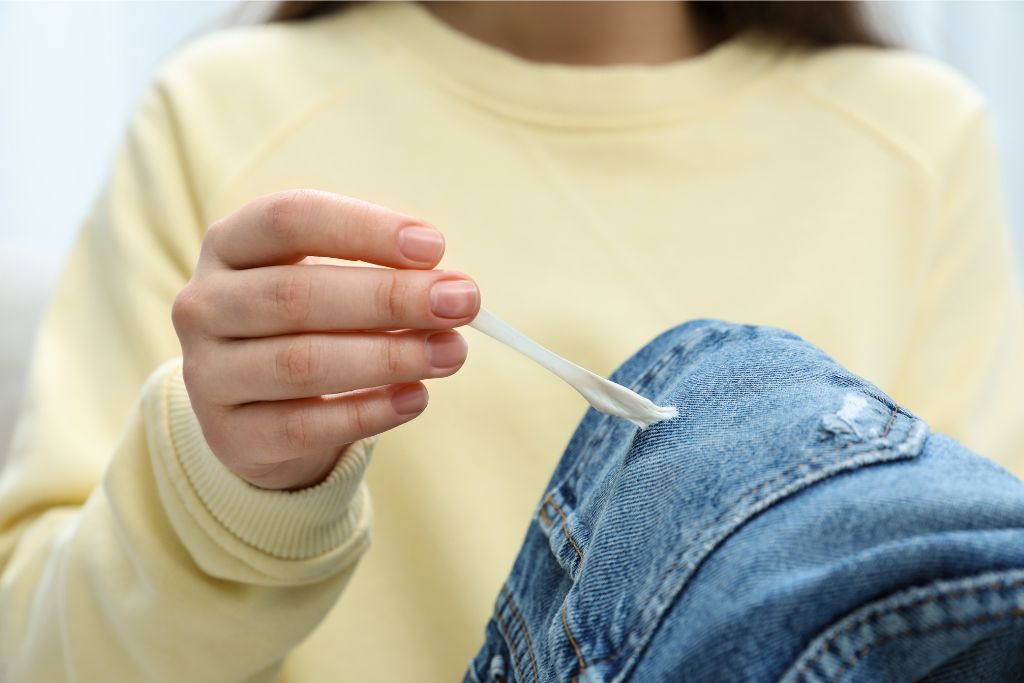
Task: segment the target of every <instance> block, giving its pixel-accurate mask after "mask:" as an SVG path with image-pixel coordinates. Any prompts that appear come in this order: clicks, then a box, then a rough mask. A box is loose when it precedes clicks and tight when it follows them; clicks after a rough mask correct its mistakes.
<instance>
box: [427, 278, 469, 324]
mask: <svg viewBox="0 0 1024 683" xmlns="http://www.w3.org/2000/svg"><path fill="white" fill-rule="evenodd" d="M479 301H480V291H479V290H478V289H477V288H476V283H475V282H473V281H472V280H441V281H440V282H435V283H434V286H433V287H431V288H430V310H431V311H433V312H434V315H436V316H439V317H441V318H465V317H466V316H467V315H470V314H471V313H473V311H475V310H476V307H477V303H478V302H479Z"/></svg>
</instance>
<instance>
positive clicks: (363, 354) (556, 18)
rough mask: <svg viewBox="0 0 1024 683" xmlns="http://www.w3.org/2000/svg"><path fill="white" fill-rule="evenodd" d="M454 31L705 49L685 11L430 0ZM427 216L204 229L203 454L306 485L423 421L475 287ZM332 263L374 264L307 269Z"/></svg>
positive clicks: (263, 207)
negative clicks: (451, 262) (450, 260)
mask: <svg viewBox="0 0 1024 683" xmlns="http://www.w3.org/2000/svg"><path fill="white" fill-rule="evenodd" d="M427 7H428V8H429V9H430V11H432V12H433V13H434V14H435V15H436V16H437V17H438V18H439V19H441V20H442V21H444V22H445V23H448V24H449V25H451V26H452V27H453V28H454V29H456V30H459V31H461V32H464V33H466V34H468V35H470V36H472V37H474V38H476V39H478V40H481V41H483V42H486V43H489V44H491V45H493V46H495V47H498V48H500V49H503V50H506V51H508V52H511V53H513V54H515V55H517V56H520V57H522V58H524V59H529V60H532V61H540V62H558V63H564V64H575V65H595V66H597V65H608V64H658V63H665V62H671V61H676V60H679V59H684V58H687V57H690V56H693V55H695V54H698V53H699V52H700V51H702V50H703V49H705V46H703V45H702V44H701V42H700V40H699V39H698V37H697V35H696V32H695V30H694V28H693V26H692V22H691V21H690V20H689V15H688V10H687V6H686V4H685V3H663V2H662V3H646V2H635V3H634V2H624V3H618V2H598V3H590V2H579V3H576V2H574V3H559V2H538V3H508V2H493V3H492V2H487V3H475V2H456V3H448V2H440V3H429V4H428V5H427ZM443 253H444V238H443V236H442V235H441V233H440V232H439V231H438V230H437V229H436V228H434V227H432V226H430V225H429V224H427V223H426V222H425V221H423V220H422V219H419V218H417V217H414V216H409V215H406V214H403V213H400V212H398V211H394V210H392V209H389V208H386V207H382V206H377V205H374V204H370V203H368V202H364V201H360V200H358V199H354V198H351V197H345V196H342V195H336V194H330V193H326V192H317V191H311V190H294V191H288V192H282V193H276V194H271V195H267V196H264V197H260V198H258V199H255V200H253V201H252V202H250V203H248V204H246V205H245V206H243V207H241V208H240V209H238V210H236V211H235V212H233V213H231V214H230V215H228V216H225V217H224V218H222V219H220V220H219V221H217V222H216V223H214V224H213V225H212V226H210V228H209V229H208V231H207V233H206V235H205V237H204V239H203V245H202V250H201V253H200V257H199V263H198V265H197V266H196V269H195V272H194V274H193V276H192V278H191V280H190V281H189V282H188V284H187V285H186V286H185V288H184V289H183V290H182V291H181V292H180V293H179V294H178V296H177V297H176V299H175V301H174V305H173V309H172V320H173V322H174V327H175V330H176V331H177V334H178V338H179V340H180V341H181V347H182V355H183V358H184V380H185V386H186V388H187V389H188V393H189V398H190V400H191V403H192V407H193V409H194V411H195V414H196V417H197V418H198V420H199V424H200V425H201V427H202V429H203V434H204V436H205V437H206V440H207V443H208V444H209V446H210V449H211V450H212V451H213V453H214V454H215V455H216V456H217V458H218V459H219V460H220V461H221V462H222V463H223V464H224V465H225V466H226V467H227V468H228V469H229V470H231V471H232V472H234V473H235V474H236V475H238V476H239V477H241V478H243V479H244V480H246V481H248V482H249V483H251V484H253V485H255V486H259V487H262V488H269V489H289V490H296V489H301V488H305V487H309V486H313V485H316V484H317V483H319V482H321V481H323V480H324V478H325V477H326V476H327V475H328V474H329V473H330V472H331V471H332V469H333V468H334V466H335V464H336V463H337V460H338V458H339V457H340V456H341V455H342V454H343V453H344V450H345V448H346V447H347V446H348V445H349V444H351V443H353V442H354V441H356V440H358V439H361V438H365V437H368V436H372V435H374V434H380V433H382V432H385V431H387V430H389V429H393V428H395V427H397V426H398V425H401V424H404V423H405V422H408V421H410V420H412V419H415V418H416V417H417V416H419V415H420V414H421V413H422V412H423V411H424V409H425V408H426V405H427V391H426V388H425V387H424V386H423V383H422V382H421V381H420V380H424V379H434V378H439V377H447V376H450V375H452V374H454V373H455V372H457V371H458V370H459V368H461V367H462V365H463V363H464V362H465V359H466V354H467V351H468V347H467V345H466V342H465V340H464V339H463V338H462V337H461V335H459V334H458V332H456V331H455V328H457V327H460V326H462V325H465V324H467V323H469V322H470V321H472V320H473V318H474V317H475V316H476V314H477V311H478V310H479V307H480V292H479V290H478V288H477V286H476V284H475V283H474V282H473V280H472V278H470V277H469V276H467V275H464V274H462V273H457V272H452V271H443V270H436V269H435V267H436V266H437V264H438V262H439V261H440V259H441V256H442V255H443ZM316 257H331V258H336V259H344V260H346V261H365V262H367V263H371V264H376V265H378V266H384V267H383V268H366V267H363V266H346V265H337V264H335V263H332V264H330V265H327V264H324V263H323V262H322V261H318V259H317V258H316Z"/></svg>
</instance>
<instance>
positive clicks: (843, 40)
mask: <svg viewBox="0 0 1024 683" xmlns="http://www.w3.org/2000/svg"><path fill="white" fill-rule="evenodd" d="M351 4H353V3H351V2H343V1H342V2H339V1H338V0H326V1H324V0H319V1H318V0H294V1H292V2H278V3H277V4H276V5H275V6H274V8H273V10H271V13H270V16H269V17H268V21H291V20H299V19H312V18H313V17H318V16H322V15H324V14H329V13H331V12H336V11H338V10H339V9H342V8H343V7H344V6H346V5H351ZM691 4H692V6H693V9H694V12H695V13H696V16H697V18H698V20H699V21H700V22H702V24H703V25H704V27H705V30H706V31H707V32H708V34H709V36H711V37H712V38H714V39H715V40H716V41H717V40H723V39H726V38H729V37H730V36H732V35H735V34H736V33H738V32H740V31H743V30H746V29H758V30H760V31H762V32H764V33H767V34H768V35H771V36H773V37H775V38H778V39H780V40H782V41H785V42H787V43H790V44H793V45H800V46H806V47H829V46H832V45H850V44H853V45H875V46H879V47H882V46H885V45H886V44H887V42H888V41H886V40H885V39H883V38H882V36H881V35H880V34H879V32H878V29H877V28H876V27H875V26H873V25H872V23H871V21H870V20H869V19H868V17H867V12H866V11H865V7H864V4H863V3H861V2H856V1H849V0H847V1H831V2H830V1H826V2H820V1H816V0H811V1H806V2H799V1H798V2H792V1H788V2H786V1H782V2H780V1H777V0H775V1H773V0H761V1H756V0H755V1H754V2H742V1H738V2H728V1H725V2H722V1H711V0H698V1H695V2H693V3H691Z"/></svg>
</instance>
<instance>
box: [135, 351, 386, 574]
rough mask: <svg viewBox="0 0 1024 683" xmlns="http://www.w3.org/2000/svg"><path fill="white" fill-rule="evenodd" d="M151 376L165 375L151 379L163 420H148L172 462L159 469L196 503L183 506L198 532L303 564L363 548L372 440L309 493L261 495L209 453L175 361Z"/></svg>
mask: <svg viewBox="0 0 1024 683" xmlns="http://www.w3.org/2000/svg"><path fill="white" fill-rule="evenodd" d="M155 374H162V375H163V376H162V377H159V378H158V377H154V380H156V381H157V382H158V383H159V385H158V386H156V387H153V389H154V390H156V393H157V394H158V396H151V397H150V398H151V399H157V403H158V404H162V406H161V407H162V410H158V411H157V412H158V413H162V415H160V414H157V415H155V416H154V417H155V419H156V420H157V421H160V422H164V425H163V426H164V427H165V428H166V432H165V434H166V436H167V439H168V441H169V446H170V448H167V449H162V450H164V451H165V452H166V454H167V457H170V458H172V459H173V462H171V463H165V465H167V466H169V467H170V468H171V469H172V470H178V471H179V472H181V473H183V474H184V477H177V479H179V481H178V482H176V484H177V486H176V488H177V489H179V495H182V496H183V497H184V498H186V499H192V500H193V503H194V502H198V503H200V504H201V505H198V506H197V505H195V504H192V505H189V504H188V503H189V501H188V500H185V501H184V502H185V503H186V505H185V506H186V507H187V508H190V512H192V514H193V516H198V517H200V518H202V517H206V519H196V520H195V521H196V522H198V523H199V526H201V527H204V528H209V526H210V524H211V523H215V524H216V525H218V526H220V527H222V529H223V530H226V531H227V532H228V533H229V534H230V535H231V536H232V537H234V538H235V539H238V540H239V541H241V542H242V543H244V544H245V545H246V546H249V547H250V548H253V549H256V550H258V551H260V552H262V553H265V554H266V555H269V556H271V557H273V558H276V559H280V560H292V561H294V560H307V559H311V558H315V557H318V556H321V555H325V554H328V553H332V551H337V550H338V549H340V548H343V547H344V546H346V545H355V546H359V547H353V548H351V550H352V551H353V552H356V553H358V552H360V551H361V550H362V549H363V548H364V547H365V545H366V544H367V541H368V526H369V494H368V492H367V491H366V488H365V486H364V485H363V483H362V478H363V472H364V471H365V469H366V466H367V464H368V463H369V460H370V456H371V454H372V452H373V447H374V446H375V444H376V437H373V438H369V439H363V440H360V441H357V442H355V443H353V444H352V445H350V446H349V447H348V448H347V449H346V450H345V452H344V453H343V454H342V456H341V457H340V458H339V459H338V463H337V465H335V467H334V470H332V472H331V473H330V475H328V477H327V478H326V479H325V480H324V481H323V482H321V483H320V484H318V485H316V486H314V487H311V488H308V489H302V490H300V491H271V490H267V489H261V488H258V487H256V486H253V485H251V484H249V483H248V482H246V481H245V480H243V479H241V478H240V477H238V476H237V475H235V474H234V473H232V472H231V471H230V470H228V469H227V468H226V467H224V465H222V464H221V462H220V460H218V459H217V457H216V456H215V455H214V454H213V452H212V451H211V450H210V447H209V446H208V445H207V443H206V439H205V438H204V437H203V433H202V429H201V427H200V426H199V421H198V420H197V419H196V416H195V413H194V412H193V410H192V404H191V402H190V401H189V397H188V393H187V392H186V390H185V384H184V381H183V379H182V376H181V362H180V359H179V360H177V361H171V362H169V363H168V364H166V365H165V366H164V367H162V368H161V369H160V370H158V371H157V373H155ZM148 393H150V394H152V393H154V392H153V391H150V392H148ZM147 412H149V413H150V415H152V414H153V411H147ZM147 417H149V416H147ZM161 418H162V419H161ZM183 485H185V486H184V487H185V488H186V490H184V491H182V490H181V489H182V488H183ZM213 535H214V536H218V535H221V534H217V533H214V534H213Z"/></svg>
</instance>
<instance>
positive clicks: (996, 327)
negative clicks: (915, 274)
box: [893, 102, 1024, 476]
mask: <svg viewBox="0 0 1024 683" xmlns="http://www.w3.org/2000/svg"><path fill="white" fill-rule="evenodd" d="M951 139H952V141H953V144H952V146H951V149H953V150H954V151H953V152H951V153H950V154H949V155H947V159H946V162H945V163H944V164H943V169H944V170H943V171H942V172H941V173H939V174H938V177H937V178H936V181H937V182H938V193H937V195H938V196H937V201H936V206H937V210H936V219H935V221H934V223H933V231H932V234H931V235H930V238H929V241H928V242H926V243H925V244H923V245H922V248H923V249H925V250H926V254H925V258H926V263H927V267H926V268H925V271H924V276H923V279H922V282H921V288H920V298H919V301H920V303H919V305H918V310H919V313H918V315H917V319H916V323H915V329H914V339H913V341H912V343H911V344H910V348H911V349H912V350H913V351H912V352H911V353H909V354H908V355H907V357H906V358H905V360H904V364H903V375H902V377H901V379H900V381H899V383H898V386H897V387H895V388H894V390H893V395H894V396H895V397H896V398H897V399H898V400H899V401H901V402H902V403H904V404H905V405H906V406H908V407H909V408H910V409H911V410H913V411H915V412H917V413H918V414H920V415H921V416H922V417H924V418H925V419H927V420H928V421H929V422H930V423H931V426H932V428H933V429H934V430H936V431H939V432H944V433H946V434H949V435H950V436H953V437H955V438H956V439H958V440H960V441H961V442H962V443H964V444H965V445H966V446H968V447H969V448H971V449H972V450H974V451H976V452H978V453H980V454H981V455H984V456H986V457H988V458H991V459H993V460H995V461H997V462H999V463H1000V464H1002V465H1003V466H1005V467H1007V468H1008V469H1010V470H1011V471H1012V472H1014V473H1015V474H1017V475H1018V476H1024V391H1022V387H1024V303H1022V296H1021V286H1020V281H1019V279H1018V273H1017V272H1016V266H1015V262H1014V256H1013V254H1014V250H1013V241H1012V236H1011V234H1010V228H1009V224H1008V220H1007V216H1006V213H1005V207H1004V200H1003V197H1002V189H1001V184H1000V177H999V171H998V163H997V159H996V154H995V146H994V142H993V135H992V131H991V124H990V121H989V117H988V115H987V112H986V110H985V108H984V106H983V105H982V104H981V103H980V102H979V103H978V104H977V106H976V107H975V108H974V109H973V110H972V113H971V115H970V117H969V118H966V122H965V123H964V124H963V125H962V126H960V130H959V131H957V132H956V133H955V134H953V135H952V136H951Z"/></svg>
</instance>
